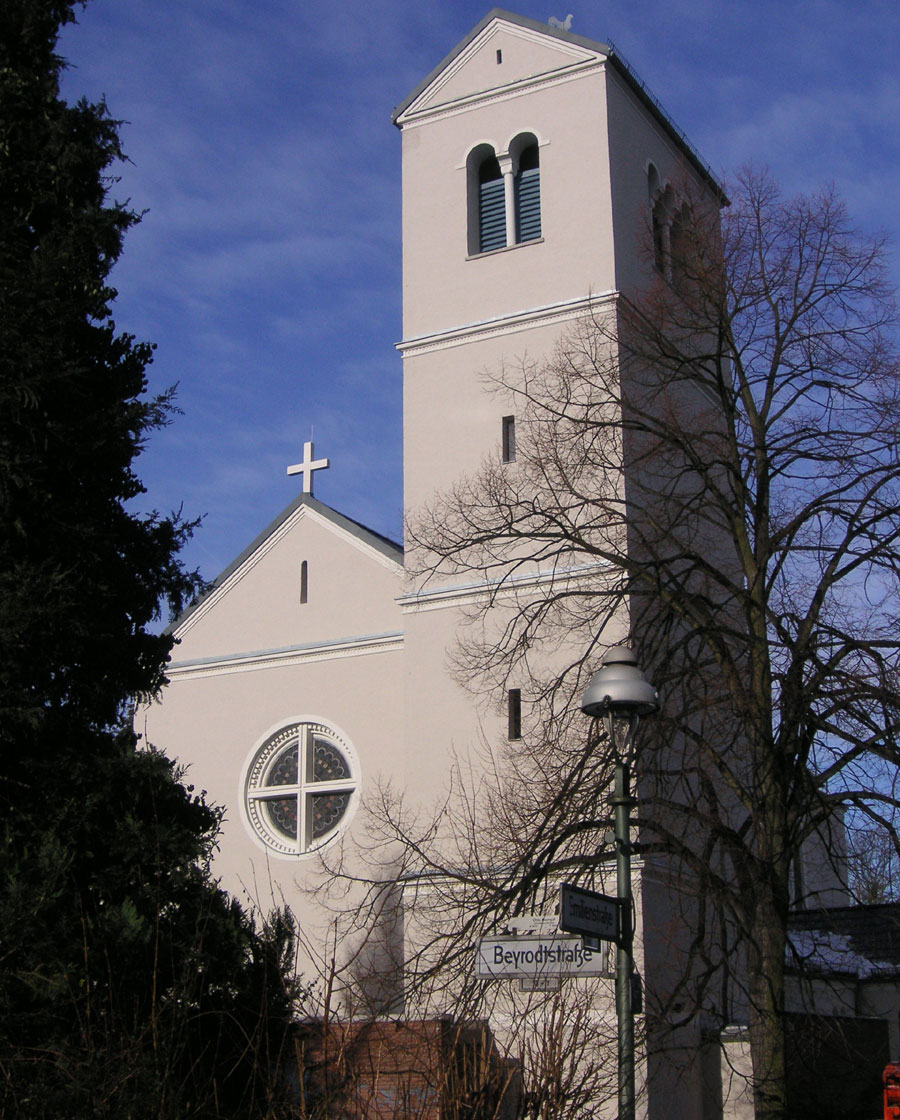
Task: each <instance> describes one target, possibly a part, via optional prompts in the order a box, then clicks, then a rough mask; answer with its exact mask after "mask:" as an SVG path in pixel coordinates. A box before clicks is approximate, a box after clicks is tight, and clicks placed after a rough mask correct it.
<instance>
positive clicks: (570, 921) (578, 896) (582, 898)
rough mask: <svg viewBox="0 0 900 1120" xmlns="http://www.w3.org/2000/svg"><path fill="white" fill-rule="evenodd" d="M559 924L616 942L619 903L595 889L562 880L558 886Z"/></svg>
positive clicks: (619, 916)
mask: <svg viewBox="0 0 900 1120" xmlns="http://www.w3.org/2000/svg"><path fill="white" fill-rule="evenodd" d="M559 925H560V928H561V929H564V930H566V932H567V933H580V934H581V936H582V937H594V938H598V939H600V940H603V941H616V942H618V941H619V939H620V938H621V936H622V907H621V903H620V902H619V900H618V899H617V898H610V897H609V896H608V895H605V894H599V893H598V892H597V891H588V890H585V889H584V887H573V886H572V884H571V883H563V884H562V885H561V886H560V889H559Z"/></svg>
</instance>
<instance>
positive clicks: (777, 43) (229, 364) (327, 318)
mask: <svg viewBox="0 0 900 1120" xmlns="http://www.w3.org/2000/svg"><path fill="white" fill-rule="evenodd" d="M488 10H489V6H488V5H487V4H476V3H472V2H470V0H457V2H455V3H453V4H448V3H446V2H440V0H417V2H416V3H399V2H391V0H370V2H368V3H363V2H361V0H332V2H331V3H329V4H317V5H313V4H309V3H299V2H298V0H253V2H252V3H251V2H250V0H178V2H177V3H172V4H161V3H160V2H159V0H90V3H89V4H88V6H87V8H86V9H85V10H84V11H83V12H81V13H80V15H79V23H78V25H77V26H73V27H69V28H67V29H66V31H65V32H64V34H63V36H62V39H61V43H60V47H59V50H60V53H61V54H62V55H63V56H64V57H65V58H67V59H68V60H69V63H70V67H71V68H70V70H69V71H68V73H67V75H66V78H65V82H64V87H63V89H64V94H65V96H67V97H68V98H70V99H74V98H75V97H78V96H80V95H81V94H85V95H86V96H88V97H89V98H92V99H96V98H98V97H100V96H101V95H105V96H106V99H107V102H108V105H109V108H110V111H111V112H112V114H113V115H114V116H116V117H118V118H120V119H122V120H123V121H126V122H128V123H127V124H125V125H124V126H123V129H122V136H123V141H124V145H125V150H126V152H127V154H128V156H129V159H130V163H128V164H127V165H125V166H123V167H122V168H121V176H122V178H121V182H120V183H119V184H118V186H117V188H116V196H117V197H119V198H130V199H131V202H132V205H133V206H134V207H135V208H136V209H139V210H146V211H147V213H146V216H145V218H144V221H143V223H142V224H141V225H140V226H138V227H137V228H136V229H135V230H133V231H132V232H131V233H130V234H129V237H128V239H127V241H126V244H125V251H124V254H123V256H122V259H121V261H120V262H119V264H118V266H117V268H116V270H115V273H114V283H115V285H116V286H117V287H118V289H119V298H118V299H117V301H116V304H115V318H116V322H117V324H118V326H119V327H120V328H121V329H123V330H128V331H130V332H132V333H133V334H135V335H136V336H137V337H138V338H141V339H147V340H150V341H154V342H156V343H157V344H158V349H157V354H156V361H155V363H154V365H153V366H152V368H151V371H150V372H151V384H152V388H153V389H156V390H158V389H162V388H164V387H166V386H168V385H170V384H172V383H174V382H178V384H179V397H178V400H179V405H180V407H181V409H182V410H183V413H184V415H182V416H180V417H177V418H176V419H175V421H174V422H173V424H172V425H171V426H170V427H169V428H167V429H166V430H165V431H164V432H162V433H158V434H157V435H155V436H154V437H153V439H152V441H151V442H150V444H149V446H148V448H147V450H146V451H145V453H144V454H143V455H142V457H141V459H140V461H139V463H138V472H139V474H140V476H141V477H142V478H143V480H144V482H145V485H146V486H147V489H148V495H147V504H148V507H152V508H157V509H160V510H161V511H164V512H168V511H169V510H171V509H173V508H175V509H177V508H178V507H183V510H184V513H185V515H187V516H191V517H193V516H199V515H204V522H203V526H202V527H201V529H200V530H199V531H198V533H197V536H196V538H195V540H194V541H193V542H192V543H191V545H190V546H189V548H188V550H187V552H186V560H187V562H188V563H189V564H191V565H192V566H199V567H200V568H201V570H202V571H203V573H204V575H206V576H207V577H209V578H212V577H213V576H215V575H216V574H217V573H218V572H219V571H220V570H221V569H222V568H224V567H225V566H226V565H227V564H228V563H229V562H230V561H231V560H232V559H233V558H234V557H235V556H236V555H237V554H238V553H239V552H240V551H241V550H242V548H243V547H244V546H245V545H246V544H247V543H248V542H249V541H250V540H251V539H252V538H253V537H254V536H255V535H256V534H257V533H258V532H259V531H260V530H261V529H263V528H264V527H265V526H266V525H267V524H268V522H269V521H270V520H271V519H272V518H273V517H275V515H276V514H277V513H278V512H279V511H280V510H281V509H282V507H283V506H285V505H286V504H287V503H288V502H289V501H291V500H292V498H293V497H294V496H295V495H296V493H297V492H298V483H297V481H296V479H293V478H288V476H287V475H286V473H285V469H286V467H287V465H288V464H290V463H295V462H297V461H298V460H299V458H300V456H301V451H302V445H303V441H304V440H308V439H309V438H310V435H311V433H312V434H313V436H314V439H315V446H316V454H317V455H326V456H328V457H330V459H331V464H332V465H331V468H330V469H329V470H328V471H321V472H319V473H318V475H317V477H316V496H317V497H319V498H321V499H322V500H323V501H325V502H327V503H328V504H329V505H331V506H333V507H335V508H337V509H339V510H341V512H343V513H345V514H347V515H348V516H350V517H353V518H355V519H357V520H359V521H362V522H364V523H365V524H368V525H370V526H371V527H372V528H374V529H376V530H378V531H379V532H382V533H385V534H387V535H388V536H392V537H394V538H395V539H397V538H399V537H400V534H401V526H402V512H401V511H402V485H401V481H402V480H401V445H400V440H401V423H400V404H401V372H400V358H399V355H398V354H397V353H396V351H395V349H394V343H395V342H397V341H399V339H400V162H399V155H400V144H399V140H400V137H399V133H398V132H397V130H396V129H395V128H394V127H393V125H392V124H391V123H390V116H391V111H392V109H393V108H394V106H395V105H397V104H398V103H399V102H401V101H402V100H403V99H404V97H405V96H406V95H407V94H408V93H409V92H410V91H411V90H412V89H413V88H414V87H415V86H416V85H417V84H418V82H419V81H420V80H421V79H422V78H423V77H424V76H425V75H426V74H427V73H428V72H429V71H430V70H431V69H432V68H433V67H434V66H435V65H436V64H437V63H438V62H439V61H440V60H441V59H442V58H443V57H444V55H445V54H447V53H448V51H450V50H451V49H452V48H453V47H454V46H455V44H456V43H457V42H458V41H459V40H460V39H461V38H462V37H463V36H464V35H465V34H466V33H467V32H468V31H469V30H470V29H471V28H472V27H473V26H474V25H475V24H476V23H477V22H478V21H479V20H480V19H481V18H482V17H483V16H484V15H485V14H486V13H487V12H488ZM513 10H515V11H517V12H519V13H520V14H522V15H526V16H530V17H532V18H534V19H538V20H546V19H547V18H548V17H549V16H551V15H555V16H557V17H559V18H563V17H565V16H566V14H567V13H568V12H572V13H573V17H574V18H573V22H572V30H573V31H575V32H577V33H578V34H581V35H585V36H587V37H589V38H593V39H598V40H600V41H609V40H612V41H613V42H614V43H615V44H616V46H617V48H618V49H619V51H620V52H621V53H622V54H623V55H624V56H625V57H626V58H627V59H628V61H629V62H630V63H631V64H632V66H633V67H634V68H635V69H636V70H637V72H638V73H639V75H640V76H641V78H642V79H643V80H644V82H645V83H646V84H647V85H648V86H649V88H650V90H651V91H652V92H653V93H654V94H655V95H656V97H657V98H659V100H660V101H661V102H662V104H663V106H664V107H665V108H666V110H667V112H668V113H669V115H670V116H671V117H672V118H673V119H674V121H675V122H676V123H677V124H678V125H679V126H680V127H681V128H682V129H683V130H684V131H685V132H686V133H687V135H688V137H689V138H690V140H691V141H692V143H693V144H694V145H695V146H696V147H697V148H698V149H699V150H700V152H701V154H702V155H703V157H704V158H705V159H706V160H707V162H708V163H710V164H711V166H712V167H713V169H714V170H715V171H717V172H718V173H720V174H722V175H723V176H727V175H728V174H729V172H731V171H733V170H735V169H736V168H738V167H739V166H741V165H742V164H744V163H747V162H749V161H752V162H755V163H758V164H762V165H766V166H768V167H769V168H770V170H771V171H772V172H773V174H774V175H775V177H776V178H777V179H778V180H779V181H780V182H781V183H782V185H783V186H784V187H785V188H786V189H787V190H788V191H802V190H812V189H815V188H816V187H818V186H821V185H822V184H824V183H827V182H833V183H834V184H835V185H836V186H837V188H838V190H839V192H840V193H841V194H842V195H843V196H844V198H845V199H846V200H847V203H848V205H849V208H850V211H851V214H852V215H853V217H854V219H855V220H856V222H857V224H858V225H860V226H861V227H862V228H864V229H866V230H868V231H876V230H884V231H886V232H887V233H888V234H889V235H890V237H891V239H892V240H893V241H894V242H895V243H897V242H900V198H898V195H900V191H898V178H900V62H898V59H900V0H858V2H857V3H850V2H849V0H803V2H798V0H778V2H774V0H631V2H630V3H626V2H625V0H603V2H602V3H600V2H595V0H591V2H589V3H588V2H584V0H568V2H567V3H558V4H555V5H554V4H551V3H550V2H547V0H542V2H541V3H530V2H528V3H526V2H523V3H521V4H519V5H518V6H517V7H515V8H514V9H513ZM891 264H892V269H893V274H894V276H895V277H896V280H897V283H898V286H900V258H898V256H897V250H896V248H894V249H892V254H891Z"/></svg>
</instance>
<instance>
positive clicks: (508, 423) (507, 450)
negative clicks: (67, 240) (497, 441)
mask: <svg viewBox="0 0 900 1120" xmlns="http://www.w3.org/2000/svg"><path fill="white" fill-rule="evenodd" d="M515 461H516V418H515V416H504V417H503V462H504V463H514V462H515Z"/></svg>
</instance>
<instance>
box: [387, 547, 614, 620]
mask: <svg viewBox="0 0 900 1120" xmlns="http://www.w3.org/2000/svg"><path fill="white" fill-rule="evenodd" d="M611 571H612V566H611V565H610V564H609V563H607V562H606V561H605V560H601V561H593V562H591V563H590V564H577V565H573V566H571V567H567V568H560V567H554V568H545V569H543V570H539V571H536V572H523V573H515V574H512V575H509V576H506V577H503V578H499V579H493V580H479V581H477V582H473V583H460V584H453V585H451V586H444V587H429V588H423V589H421V590H419V591H409V592H407V593H406V594H405V595H401V596H399V597H398V599H397V602H398V603H399V604H400V608H401V610H402V611H403V613H404V614H417V613H419V612H420V611H436V610H443V609H445V608H446V607H462V606H469V605H472V604H476V603H483V602H484V600H485V599H491V600H493V601H499V600H502V599H512V598H514V597H516V596H518V595H520V594H521V593H522V592H523V591H530V590H532V589H534V588H538V587H547V586H552V585H559V586H561V587H570V586H571V585H572V584H578V583H587V582H589V581H591V580H595V579H596V578H597V576H599V575H609V574H610V573H611Z"/></svg>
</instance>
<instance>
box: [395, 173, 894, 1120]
mask: <svg viewBox="0 0 900 1120" xmlns="http://www.w3.org/2000/svg"><path fill="white" fill-rule="evenodd" d="M731 194H732V203H731V205H730V207H729V208H727V210H726V211H725V212H724V214H723V215H722V217H721V219H720V215H719V213H718V206H717V205H715V206H713V205H711V204H710V203H709V202H708V200H703V199H697V198H694V197H691V194H690V191H689V190H684V191H682V192H681V194H680V196H679V198H678V200H677V201H678V206H677V211H676V212H677V215H678V229H677V237H676V236H671V237H670V238H669V239H668V241H667V242H666V245H667V247H666V249H665V252H662V251H660V250H659V247H658V245H657V246H655V247H654V246H653V245H652V244H651V248H650V249H649V251H648V275H649V276H650V277H651V279H650V280H649V281H648V285H647V287H646V290H645V291H643V292H642V293H640V294H639V295H633V296H632V297H631V298H627V299H626V298H625V297H623V296H620V297H619V298H618V299H606V300H602V301H601V300H597V301H595V310H594V313H593V316H592V318H591V319H590V321H585V322H582V323H581V325H580V326H579V327H578V328H577V329H575V330H574V331H572V332H571V333H570V334H569V335H568V336H566V337H565V338H563V339H562V341H561V342H560V343H559V345H558V347H557V349H556V352H555V353H554V354H553V355H552V356H551V357H550V359H549V360H547V361H545V362H540V363H533V362H523V363H521V364H519V365H518V366H515V367H513V366H510V367H508V368H505V369H502V370H500V371H494V372H493V374H492V378H493V381H494V383H495V385H496V386H497V387H498V388H499V389H500V390H501V391H502V392H504V393H506V394H512V396H513V397H514V398H515V401H516V406H515V412H516V419H517V461H516V463H515V464H514V465H513V464H501V463H500V462H486V463H484V464H483V466H482V469H481V470H479V471H478V472H477V473H476V474H475V475H473V476H472V477H469V478H466V479H464V480H463V481H461V482H460V483H459V484H457V485H456V486H455V487H454V488H453V489H452V490H450V491H448V492H447V493H445V494H443V495H441V496H439V497H438V498H437V499H436V500H435V502H434V503H433V504H432V505H431V506H430V507H429V508H428V509H425V510H423V511H421V512H420V514H419V516H418V517H417V518H416V519H415V520H414V522H413V523H412V524H411V525H410V527H409V534H408V536H409V540H410V543H411V545H412V548H411V554H412V556H413V558H414V563H416V564H417V565H418V575H419V577H420V578H421V579H422V580H424V581H427V580H428V579H434V578H443V577H445V576H446V575H448V574H452V573H458V572H466V573H472V572H473V571H475V572H479V573H481V574H482V575H483V576H484V577H485V580H486V581H487V584H489V585H490V586H492V587H494V588H495V589H496V593H495V594H493V595H485V597H484V599H483V602H482V604H481V605H480V606H479V607H478V608H476V610H475V612H474V616H473V619H472V623H473V625H472V627H471V628H470V630H469V631H468V633H467V636H466V638H465V640H464V642H463V643H462V644H461V646H460V649H459V652H458V662H459V669H460V674H461V675H462V676H463V677H465V679H466V680H467V681H468V682H469V683H470V684H471V685H472V686H473V687H479V688H483V689H484V690H485V691H487V692H490V691H491V690H492V689H496V688H497V687H498V686H504V685H505V684H506V683H507V682H509V681H511V680H513V679H515V681H516V682H522V681H523V680H524V679H527V680H528V681H529V682H530V688H529V689H527V690H523V697H527V701H528V702H530V704H531V706H532V707H531V714H532V717H533V718H532V719H531V721H530V726H531V732H530V734H529V735H527V736H526V741H525V742H524V743H523V744H521V746H520V747H519V749H518V750H517V751H516V754H515V760H514V762H515V765H514V766H513V767H512V768H510V766H507V765H504V764H502V763H498V764H497V766H496V769H495V771H494V776H495V779H496V780H494V781H482V782H481V783H480V784H479V787H478V789H477V790H475V791H471V790H470V793H471V796H468V797H467V796H462V797H460V798H459V799H458V800H457V804H456V810H455V816H454V817H453V821H452V827H449V828H443V827H442V825H441V824H440V823H439V824H436V825H435V829H434V830H433V831H432V832H431V833H430V834H428V835H427V836H426V835H425V834H424V833H423V832H422V831H421V830H420V831H419V832H417V831H416V829H415V828H414V827H412V826H410V825H409V823H408V822H406V821H404V819H403V816H402V813H400V812H399V811H397V810H396V807H395V806H393V805H389V804H387V803H386V804H385V805H384V806H382V809H383V816H384V818H385V819H386V820H388V821H390V823H391V826H392V828H393V830H394V834H395V835H397V834H399V835H401V836H403V838H404V839H405V841H406V842H407V845H408V851H409V852H410V855H409V857H408V858H409V861H410V865H411V866H413V865H414V866H415V867H416V869H417V870H418V871H420V872H423V873H424V872H431V873H434V874H435V875H436V876H437V872H440V874H441V875H443V876H445V879H444V880H442V881H447V882H452V883H453V884H454V889H455V890H456V892H457V896H456V897H457V898H458V899H459V900H460V904H461V913H465V914H467V915H469V918H468V919H467V921H465V922H463V923H462V926H461V928H462V929H463V930H464V931H465V932H467V933H471V932H472V930H473V929H475V928H476V926H478V924H479V922H480V923H481V925H482V926H484V925H485V924H490V922H495V921H497V920H499V919H498V918H497V915H498V914H499V915H501V916H502V915H503V914H504V913H514V912H516V911H517V910H521V909H523V908H525V907H526V906H528V905H531V904H533V902H534V900H535V899H538V898H539V897H540V896H541V895H542V894H543V893H545V892H547V891H548V890H549V889H550V888H551V887H552V885H553V884H554V883H555V882H556V881H558V879H559V877H560V876H561V875H564V874H565V875H570V876H571V875H572V874H573V873H575V872H576V871H577V872H578V873H580V874H582V876H587V877H588V878H590V876H591V875H594V874H597V875H599V874H601V873H602V868H603V866H604V861H606V860H608V858H609V854H610V853H609V847H608V845H605V844H604V842H603V840H602V836H603V833H604V832H605V830H606V829H607V827H608V820H607V817H608V813H607V811H606V808H605V806H604V805H603V804H602V802H600V801H598V799H597V790H598V789H603V788H605V785H606V784H607V783H608V776H609V758H608V751H607V750H606V744H605V743H604V742H603V741H602V737H601V735H600V732H599V730H598V729H595V731H594V732H593V733H592V735H591V736H590V737H589V738H588V737H587V735H586V734H585V733H584V731H583V730H579V726H580V725H583V717H580V716H577V719H573V714H574V713H575V712H576V710H577V697H578V696H579V695H580V692H581V690H582V689H583V687H584V683H585V679H586V674H587V672H588V671H589V669H590V668H591V667H595V665H596V662H597V660H598V659H599V657H600V656H601V655H602V651H603V648H604V647H605V645H606V644H608V642H609V640H610V639H609V638H608V637H607V635H609V634H610V626H611V624H613V623H614V622H615V620H622V619H624V620H625V623H626V626H627V628H628V629H630V632H631V637H632V641H633V644H635V645H636V646H637V647H638V650H639V653H640V657H641V659H642V661H643V663H644V664H645V665H647V666H648V668H650V670H651V672H652V674H653V678H654V681H655V683H656V684H657V685H658V686H659V687H660V691H661V693H662V697H663V701H664V712H663V714H662V718H660V719H659V720H657V721H655V723H654V724H648V725H647V726H646V728H645V729H643V730H642V734H641V739H640V754H639V757H638V758H637V759H636V780H637V785H638V804H637V810H636V815H635V825H636V827H637V828H638V829H639V838H640V849H641V852H642V853H643V856H644V859H645V860H646V861H647V862H649V863H654V864H655V867H656V869H657V872H658V874H657V879H658V880H659V881H660V882H662V883H664V887H663V889H664V890H665V891H667V892H668V894H667V899H668V902H669V904H670V905H671V906H672V907H673V909H674V911H675V913H676V914H677V917H678V920H679V921H680V922H681V928H682V931H687V932H688V933H689V934H690V937H689V938H688V939H687V940H685V938H684V936H682V935H677V934H673V935H672V939H671V943H672V944H673V945H676V946H680V949H678V951H677V952H675V951H674V950H673V955H674V956H676V957H678V968H679V970H680V975H679V978H677V979H676V978H675V974H674V972H673V971H672V968H671V967H670V969H669V972H668V979H667V980H666V981H665V982H664V983H662V984H661V985H660V987H659V990H658V991H656V992H655V993H651V996H652V999H653V1001H654V1007H653V1008H652V1010H653V1011H654V1016H655V1021H656V1022H658V1023H664V1022H667V1023H669V1024H672V1023H673V1022H684V1021H686V1020H687V1019H689V1018H690V1017H691V1016H698V1015H700V1014H705V1015H707V1016H709V1015H715V1016H717V1017H718V1018H719V1020H720V1021H722V1022H726V1021H728V1017H729V1016H730V1015H741V1014H746V1015H747V1017H748V1018H749V1023H750V1032H751V1053H752V1065H753V1092H754V1100H755V1109H756V1115H757V1117H760V1118H763V1117H776V1116H777V1117H780V1116H782V1115H783V1112H784V1107H785V1071H784V1009H785V982H784V969H785V952H786V947H787V935H786V929H787V916H788V911H789V909H790V906H791V902H792V896H791V891H792V860H793V858H794V857H795V855H796V853H797V852H798V851H799V849H800V847H801V845H802V844H803V843H804V841H805V840H806V839H807V838H808V837H810V836H811V835H812V834H814V833H815V834H817V835H820V836H821V835H824V836H826V837H827V835H828V834H829V830H831V829H832V828H833V827H836V825H835V822H837V821H838V820H839V817H840V812H841V810H842V809H844V808H847V809H850V810H851V811H852V812H853V813H855V814H856V816H857V818H865V819H866V820H867V821H868V822H869V823H870V824H871V825H872V826H873V827H884V828H887V829H888V830H889V829H890V827H891V825H890V822H891V820H892V817H893V813H894V811H895V809H896V808H897V804H898V798H897V796H896V794H895V792H894V785H893V781H892V778H893V773H894V769H895V767H896V763H897V759H898V738H897V731H898V714H900V685H898V675H897V673H898V630H897V615H898V611H897V575H898V570H900V544H898V538H900V438H898V437H900V432H898V415H900V413H898V407H897V406H898V389H900V363H898V352H897V346H896V338H895V333H894V332H895V330H896V319H895V308H894V302H893V295H892V292H891V290H890V288H889V286H888V283H887V280H886V275H885V268H884V257H883V245H882V243H881V242H880V241H879V240H877V239H871V238H867V237H865V236H863V235H861V234H859V233H858V232H857V231H856V230H854V229H853V228H852V226H851V225H850V223H849V221H848V218H847V215H846V212H845V210H844V207H843V206H842V204H841V203H840V202H839V201H838V200H837V199H836V198H835V196H834V195H833V193H831V192H830V191H823V192H821V193H819V194H815V195H812V196H809V197H803V198H798V199H786V198H783V197H782V196H781V195H780V193H779V192H778V190H777V189H776V188H775V186H774V185H773V184H772V183H771V181H770V180H769V179H768V178H767V177H766V176H765V175H762V174H758V173H755V172H748V173H745V174H743V175H741V176H740V177H739V178H738V180H737V182H736V183H735V184H734V187H733V190H732V192H731ZM648 240H652V238H650V237H648ZM657 241H658V239H657ZM548 570H553V571H555V573H556V575H555V576H554V577H553V578H546V575H545V577H544V578H543V580H542V582H541V583H540V592H539V593H535V592H534V591H533V590H532V591H530V592H529V593H528V594H525V593H520V592H516V591H515V588H516V587H517V586H519V585H520V583H521V582H522V581H517V580H516V577H517V576H519V575H521V574H522V573H524V572H528V573H535V572H541V573H545V574H546V573H547V571H548ZM504 595H505V596H506V597H505V598H504ZM548 666H549V668H548ZM525 723H526V724H528V723H529V721H528V720H527V719H526V720H525ZM586 740H587V741H586ZM507 761H508V760H507ZM442 820H443V822H444V823H446V816H445V817H444V818H442ZM476 834H477V843H469V844H467V843H466V842H465V838H466V837H469V838H470V839H471V838H472V837H473V836H476ZM449 836H456V838H457V840H456V844H457V848H456V850H455V851H454V852H453V853H452V854H449V855H448V852H447V847H446V845H447V843H448V837H449ZM460 837H462V839H460ZM498 869H502V870H498ZM491 915H493V917H492V916H491ZM454 936H455V935H454ZM679 938H680V940H679ZM451 941H452V944H451ZM447 944H448V952H449V953H450V954H451V955H452V954H453V953H454V952H461V951H462V950H461V944H462V943H461V941H460V939H459V938H458V937H456V938H455V940H453V939H450V940H448V943H447ZM670 963H671V962H670ZM648 967H649V964H648Z"/></svg>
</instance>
